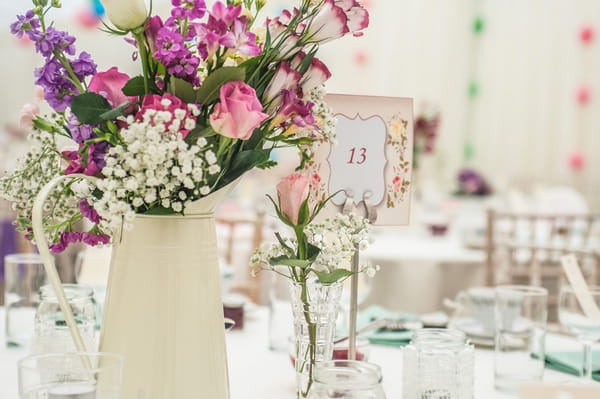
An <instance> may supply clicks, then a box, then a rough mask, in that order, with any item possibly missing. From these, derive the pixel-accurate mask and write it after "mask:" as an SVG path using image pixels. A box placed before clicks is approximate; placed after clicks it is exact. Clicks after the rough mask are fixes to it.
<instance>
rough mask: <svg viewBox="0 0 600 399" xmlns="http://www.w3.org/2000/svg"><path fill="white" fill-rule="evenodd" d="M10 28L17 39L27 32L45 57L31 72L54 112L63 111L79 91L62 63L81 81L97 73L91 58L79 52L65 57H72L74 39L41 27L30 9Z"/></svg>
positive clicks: (51, 28)
mask: <svg viewBox="0 0 600 399" xmlns="http://www.w3.org/2000/svg"><path fill="white" fill-rule="evenodd" d="M10 30H11V33H12V34H14V35H15V36H17V37H19V38H21V37H23V34H26V35H27V37H29V39H31V40H32V41H33V42H34V43H35V49H36V51H37V52H38V53H40V54H41V55H42V56H43V57H44V58H45V63H44V65H43V66H42V67H40V68H37V69H36V70H35V72H34V75H35V77H36V81H35V83H36V84H37V85H39V86H41V87H42V88H43V89H44V98H45V99H46V101H48V104H50V106H51V107H52V108H54V109H55V110H56V111H58V112H63V111H64V110H65V109H67V108H68V107H69V105H70V104H71V101H72V100H73V97H74V96H76V95H78V94H80V93H79V90H78V89H77V87H76V86H75V85H74V84H73V82H72V81H71V80H69V79H68V78H67V76H69V71H68V70H67V68H66V67H65V65H64V64H63V62H67V63H69V65H70V68H71V69H72V71H73V74H74V75H75V76H76V78H77V79H78V80H79V81H80V82H81V81H83V80H84V79H85V78H86V77H87V76H91V75H93V74H95V73H96V64H95V63H94V61H93V60H92V57H91V56H90V55H89V54H88V53H86V52H82V53H80V54H79V57H77V58H73V59H71V60H69V59H67V56H71V57H75V54H76V50H75V45H74V43H75V38H74V37H73V36H70V35H69V34H68V33H66V32H63V31H59V30H57V29H56V28H54V27H52V26H50V27H48V28H47V29H45V30H42V29H41V23H40V21H39V19H38V18H37V16H36V14H35V13H34V12H33V11H32V10H29V11H27V12H26V13H25V15H18V16H17V21H15V22H13V23H12V24H11V25H10ZM61 60H62V62H61Z"/></svg>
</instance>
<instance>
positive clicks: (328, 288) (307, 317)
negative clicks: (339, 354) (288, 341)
mask: <svg viewBox="0 0 600 399" xmlns="http://www.w3.org/2000/svg"><path fill="white" fill-rule="evenodd" d="M341 295H342V285H341V284H340V283H333V284H327V285H326V284H321V283H320V282H318V281H307V282H301V283H297V282H292V284H291V298H292V310H293V314H294V354H295V359H294V360H295V367H296V389H297V392H298V398H306V397H308V394H309V392H310V389H311V387H312V384H313V381H314V375H313V371H314V367H313V366H314V365H315V364H316V363H317V362H321V361H325V360H331V358H332V355H333V337H334V335H335V323H336V319H337V309H338V306H339V302H340V297H341Z"/></svg>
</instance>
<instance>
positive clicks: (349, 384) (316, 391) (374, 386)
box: [309, 360, 386, 399]
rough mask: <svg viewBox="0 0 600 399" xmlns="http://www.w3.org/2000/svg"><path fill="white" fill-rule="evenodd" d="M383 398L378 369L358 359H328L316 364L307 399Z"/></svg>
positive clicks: (384, 397)
mask: <svg viewBox="0 0 600 399" xmlns="http://www.w3.org/2000/svg"><path fill="white" fill-rule="evenodd" d="M333 398H337V399H386V396H385V393H384V392H383V387H382V386H381V369H380V368H379V366H377V365H375V364H373V363H367V362H362V361H358V360H331V361H327V362H321V363H319V364H317V366H316V367H315V382H314V386H313V387H312V389H311V391H310V395H309V399H333Z"/></svg>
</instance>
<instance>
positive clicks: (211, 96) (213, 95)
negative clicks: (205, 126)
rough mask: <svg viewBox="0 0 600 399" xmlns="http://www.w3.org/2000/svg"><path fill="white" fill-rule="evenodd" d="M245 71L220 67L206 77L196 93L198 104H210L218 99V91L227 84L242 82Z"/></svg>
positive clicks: (238, 68)
mask: <svg viewBox="0 0 600 399" xmlns="http://www.w3.org/2000/svg"><path fill="white" fill-rule="evenodd" d="M245 78H246V70H245V69H244V68H241V67H222V68H219V69H217V70H215V71H214V72H213V73H211V74H210V75H208V76H207V77H206V79H204V82H202V86H201V87H200V89H199V90H198V92H197V93H196V100H197V102H198V103H200V104H210V103H211V102H213V101H214V100H216V99H217V98H219V89H220V88H221V86H223V85H224V84H225V83H227V82H233V81H236V80H239V81H244V79H245Z"/></svg>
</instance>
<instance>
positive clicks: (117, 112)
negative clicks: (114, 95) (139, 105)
mask: <svg viewBox="0 0 600 399" xmlns="http://www.w3.org/2000/svg"><path fill="white" fill-rule="evenodd" d="M130 106H131V103H130V102H129V101H127V102H124V103H123V104H121V105H119V106H118V107H117V108H113V109H111V110H110V111H107V112H105V113H103V114H102V115H100V118H102V119H103V120H105V121H112V120H115V119H117V118H118V117H119V116H123V115H125V109H126V108H127V107H130Z"/></svg>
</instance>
